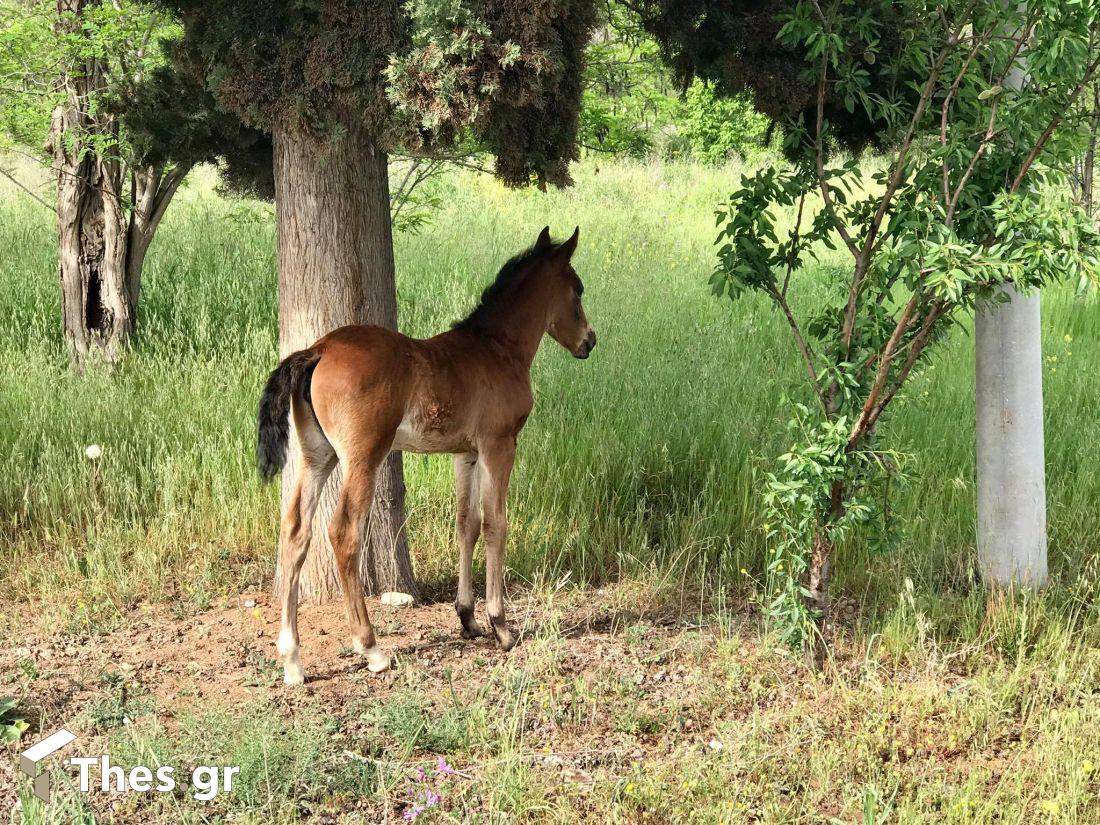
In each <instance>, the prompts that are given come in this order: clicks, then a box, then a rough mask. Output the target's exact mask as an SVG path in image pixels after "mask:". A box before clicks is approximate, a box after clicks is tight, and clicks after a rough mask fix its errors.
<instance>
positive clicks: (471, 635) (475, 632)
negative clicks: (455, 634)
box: [459, 619, 485, 639]
mask: <svg viewBox="0 0 1100 825" xmlns="http://www.w3.org/2000/svg"><path fill="white" fill-rule="evenodd" d="M459 634H460V635H461V636H462V638H463V639H477V638H480V637H481V636H484V635H485V631H484V630H483V629H482V628H481V625H479V624H478V623H477V619H469V620H468V621H464V622H463V623H462V630H460V631H459Z"/></svg>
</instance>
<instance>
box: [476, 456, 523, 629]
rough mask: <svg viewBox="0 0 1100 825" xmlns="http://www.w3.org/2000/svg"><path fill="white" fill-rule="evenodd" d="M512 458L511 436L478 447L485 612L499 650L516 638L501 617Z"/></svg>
mask: <svg viewBox="0 0 1100 825" xmlns="http://www.w3.org/2000/svg"><path fill="white" fill-rule="evenodd" d="M515 459H516V439H515V437H508V438H501V439H495V440H493V441H492V442H490V443H489V444H486V445H484V446H483V447H482V449H481V455H480V458H479V462H478V464H479V467H478V469H479V470H480V480H481V511H482V512H481V516H482V521H483V525H482V529H483V531H484V533H485V611H486V612H487V613H488V614H489V624H490V625H492V628H493V634H494V635H495V636H496V637H497V641H498V642H499V643H500V647H501V649H503V650H511V649H512V648H513V647H514V646H515V644H516V639H515V637H514V636H513V635H512V631H510V630H509V629H508V622H507V621H506V619H505V618H504V544H505V540H506V538H507V534H508V509H507V501H508V480H509V478H510V477H511V474H512V464H513V462H514V461H515Z"/></svg>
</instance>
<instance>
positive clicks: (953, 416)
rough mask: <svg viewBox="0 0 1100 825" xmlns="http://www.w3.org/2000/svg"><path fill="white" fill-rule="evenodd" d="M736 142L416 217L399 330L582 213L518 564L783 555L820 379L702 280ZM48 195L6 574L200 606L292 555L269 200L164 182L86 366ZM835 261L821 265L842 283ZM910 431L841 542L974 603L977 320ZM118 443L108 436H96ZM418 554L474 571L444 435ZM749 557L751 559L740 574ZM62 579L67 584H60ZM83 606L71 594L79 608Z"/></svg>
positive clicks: (31, 244) (1081, 338)
mask: <svg viewBox="0 0 1100 825" xmlns="http://www.w3.org/2000/svg"><path fill="white" fill-rule="evenodd" d="M736 174H737V170H736V169H733V168H723V169H710V168H702V167H695V166H689V165H661V164H633V163H629V164H628V163H614V164H606V163H605V164H601V165H599V166H597V165H595V164H593V163H587V164H584V165H582V166H581V167H580V168H579V169H578V170H577V184H576V186H575V187H573V188H571V189H568V190H564V191H554V192H549V193H539V192H536V191H521V192H516V191H510V190H506V189H504V188H503V187H501V186H500V185H499V184H497V183H496V182H494V181H492V180H490V179H487V178H479V177H473V176H470V175H459V176H456V177H454V178H452V179H450V180H448V181H447V182H445V183H444V184H442V186H443V187H444V189H445V191H443V192H441V193H440V194H441V196H442V202H443V203H444V204H445V206H444V207H443V209H442V210H441V211H440V212H439V213H438V214H437V215H436V217H435V219H434V221H433V222H432V224H431V225H430V226H429V227H428V228H427V229H426V230H424V231H423V232H422V233H421V234H419V235H415V236H402V237H399V238H398V240H397V265H398V293H399V305H400V318H401V327H402V329H403V330H404V331H405V332H407V333H409V334H412V335H421V336H423V335H429V334H432V333H434V332H437V331H439V330H440V329H442V328H444V327H445V326H446V325H447V324H448V323H449V322H451V321H452V320H454V319H455V318H457V317H459V316H461V315H462V314H463V312H464V311H466V310H467V309H468V308H469V306H470V305H471V304H472V303H473V302H474V300H475V298H476V295H477V293H478V291H479V290H480V289H481V288H482V287H483V286H484V284H485V283H486V282H487V281H488V280H490V279H491V278H492V277H493V275H494V274H495V273H496V271H497V269H498V268H499V266H500V265H501V263H502V262H503V261H504V260H505V259H506V258H508V257H509V256H510V255H512V254H513V253H515V252H516V251H518V250H519V249H520V248H522V247H524V246H527V245H529V244H530V243H532V242H533V241H534V239H535V237H536V235H537V233H538V231H539V229H541V227H542V226H544V225H546V224H550V225H551V227H552V229H553V231H554V232H555V234H557V235H565V234H567V233H568V232H569V231H571V230H572V228H573V227H574V226H575V225H579V226H580V227H581V243H580V249H579V251H578V254H577V257H576V259H575V264H576V267H577V270H578V272H579V273H580V275H581V277H582V278H583V279H584V281H585V286H586V291H585V304H586V310H587V312H588V315H589V317H590V319H591V320H592V322H593V324H594V326H595V327H596V329H597V331H598V333H599V340H600V346H599V348H598V349H597V350H596V352H595V354H594V356H593V357H592V358H591V359H589V360H588V361H586V362H583V363H581V362H576V361H574V360H573V359H572V358H570V357H569V356H568V354H567V353H565V352H564V351H562V350H560V349H559V348H558V347H557V346H556V345H555V344H554V343H553V342H551V341H549V340H548V341H547V343H546V344H545V345H544V348H543V351H542V352H541V353H540V355H539V357H538V359H537V361H536V365H535V369H534V375H533V381H534V385H535V393H536V407H535V411H534V413H533V415H532V416H531V419H530V421H529V423H528V425H527V427H526V429H525V431H524V433H523V435H522V436H521V441H520V449H519V456H518V461H517V469H516V473H515V475H514V481H513V486H512V491H511V496H510V517H511V522H512V526H513V529H512V532H511V535H510V547H509V551H508V564H509V568H510V571H511V572H510V576H511V577H512V580H513V581H519V582H531V583H541V582H549V581H555V582H556V581H559V580H562V579H563V578H568V580H569V581H572V582H584V583H598V582H603V581H608V580H614V579H618V578H623V577H642V578H664V579H667V580H670V581H688V582H691V583H699V584H703V585H706V584H708V583H709V584H713V583H715V582H721V583H723V584H724V585H725V587H726V589H727V590H729V589H731V588H732V589H734V590H736V589H737V588H738V587H739V586H741V585H744V587H745V588H746V590H747V588H748V585H749V582H750V580H751V578H752V577H753V576H754V575H756V574H758V573H759V571H760V570H762V568H763V556H764V553H765V552H766V548H765V547H764V546H763V543H762V538H761V536H762V531H761V530H760V514H759V498H758V489H759V487H760V486H761V481H760V476H761V473H762V472H763V471H765V470H766V468H767V466H768V463H769V461H771V460H772V459H773V458H774V456H775V455H777V454H778V453H780V452H782V451H783V450H784V449H785V448H786V446H787V443H788V439H789V436H788V434H787V432H786V429H785V424H786V421H787V419H788V417H789V414H788V411H787V408H786V406H785V401H784V398H787V397H793V398H802V397H803V394H804V388H803V384H802V377H801V374H800V372H799V365H798V361H797V359H796V355H795V353H794V350H793V348H792V346H791V342H790V340H789V338H788V334H787V331H786V329H785V328H784V327H783V326H782V324H781V321H780V319H778V318H777V317H776V316H775V315H774V314H773V312H772V311H771V309H770V308H769V307H768V306H767V305H765V304H764V303H763V302H761V301H760V300H758V299H756V298H754V297H746V298H744V299H742V300H741V301H739V302H737V303H732V304H731V303H730V302H728V301H725V300H723V301H721V302H720V301H717V300H715V299H713V298H712V297H710V295H709V294H708V291H707V276H708V274H709V271H710V269H711V266H712V260H713V246H712V242H713V234H714V232H713V207H714V205H715V204H716V203H717V202H718V201H719V200H720V199H721V198H722V197H723V196H724V195H725V194H726V193H727V191H728V190H729V189H730V188H731V187H732V186H733V184H734V183H735V176H736ZM51 218H52V215H50V213H49V212H47V211H46V210H44V209H42V208H41V207H40V206H38V205H36V204H33V203H31V202H29V201H27V200H25V199H20V198H18V197H17V196H15V195H10V196H8V197H7V198H6V200H5V201H4V202H3V203H2V204H0V250H2V253H0V318H4V319H5V322H6V323H5V335H4V336H2V337H0V468H2V470H3V471H2V472H0V518H2V521H0V542H2V544H3V546H4V551H3V553H2V554H0V577H2V579H3V581H4V583H5V584H4V589H5V590H8V591H9V592H11V593H12V594H14V596H15V597H16V598H18V599H20V600H42V601H45V602H51V603H55V604H58V605H61V606H63V609H61V613H62V614H63V615H67V616H70V617H72V618H75V619H77V620H80V621H84V622H95V621H98V620H100V619H101V618H103V617H105V616H110V615H111V614H112V613H114V612H115V611H116V609H117V608H121V607H124V606H125V605H126V604H128V603H130V602H132V601H134V600H136V599H140V598H154V599H167V598H170V599H183V600H185V601H186V602H187V603H190V604H193V605H194V606H196V607H203V606H205V605H206V604H208V603H210V602H211V600H213V599H215V598H217V597H218V596H219V595H222V594H224V593H226V592H230V591H234V590H235V589H237V588H240V587H243V586H249V585H252V586H266V585H267V583H268V581H269V578H270V575H271V572H272V569H273V566H274V551H273V548H274V543H275V537H276V531H277V518H278V502H277V489H276V487H277V485H273V486H272V487H269V488H265V487H262V486H261V485H260V484H259V481H258V479H257V476H256V474H255V472H254V469H253V439H254V410H255V404H256V399H257V397H258V394H259V390H260V387H261V384H262V382H263V380H264V379H265V377H266V375H267V372H268V371H269V370H270V369H271V368H272V367H273V366H274V364H275V362H276V329H277V300H276V294H275V282H276V281H275V268H276V261H275V244H274V231H273V218H272V212H271V209H270V207H268V206H266V205H263V204H258V203H252V202H234V201H227V200H225V199H222V198H221V197H219V196H217V195H216V194H215V193H214V192H213V190H212V187H211V182H210V180H209V179H208V178H204V177H201V176H200V177H199V178H198V179H196V180H194V181H192V183H191V186H190V187H189V188H188V189H187V190H185V191H184V192H183V193H182V194H181V196H180V197H179V199H178V202H177V203H176V204H174V205H173V206H172V208H171V209H170V211H169V214H168V217H167V219H166V222H165V225H164V227H163V229H162V230H161V232H160V234H159V236H158V238H157V240H156V242H155V244H154V247H153V249H152V252H151V255H150V258H149V263H148V266H147V272H146V279H145V286H144V290H143V294H142V304H141V330H140V333H139V335H138V338H137V341H136V345H135V351H134V352H133V354H132V355H131V356H130V357H129V358H128V359H127V360H126V362H125V363H124V364H123V366H122V367H121V368H120V369H118V370H117V371H115V372H114V373H109V372H107V371H105V370H103V369H92V370H90V371H89V372H88V373H87V374H85V375H82V376H79V375H75V374H73V373H72V372H71V371H70V370H69V369H68V366H67V362H66V358H65V354H64V350H63V347H62V344H61V340H60V334H59V328H58V327H59V321H58V315H59V311H58V296H57V287H56V283H55V281H56V277H55V237H54V230H53V226H52V221H51ZM842 263H843V262H842V260H841V259H839V258H837V259H836V260H835V261H834V260H830V259H826V260H825V261H823V262H822V264H821V265H820V266H819V267H818V268H817V269H816V270H815V273H814V274H813V275H812V276H811V277H810V278H808V279H807V281H806V282H805V283H803V284H799V285H798V286H797V287H796V289H797V292H796V293H795V295H794V299H795V301H796V303H797V304H799V305H801V306H807V305H809V303H810V302H813V301H814V300H815V295H818V294H820V293H819V290H822V289H828V288H830V287H829V280H830V274H831V271H832V270H833V269H834V266H839V265H841V264H842ZM1098 332H1100V306H1098V305H1097V304H1096V303H1093V302H1088V301H1085V302H1082V301H1078V300H1075V298H1074V295H1073V289H1072V285H1067V286H1066V287H1065V288H1061V287H1059V288H1055V289H1052V290H1050V291H1049V292H1048V293H1047V295H1046V296H1045V299H1044V335H1045V340H1044V345H1045V351H1046V353H1047V359H1048V363H1047V366H1046V374H1045V393H1046V399H1047V432H1046V437H1047V460H1048V479H1049V508H1050V527H1051V566H1052V571H1053V575H1054V580H1055V582H1056V585H1057V586H1059V587H1065V586H1069V585H1071V584H1072V582H1073V581H1074V580H1075V579H1076V577H1077V576H1078V573H1079V572H1080V571H1081V570H1083V569H1085V567H1086V564H1087V562H1088V560H1089V559H1091V558H1093V557H1095V556H1096V554H1097V551H1098V549H1100V538H1098V535H1100V508H1098V507H1097V505H1096V503H1097V502H1098V501H1100V473H1097V472H1096V467H1097V466H1098V465H1100V415H1098V414H1097V408H1096V398H1097V394H1098V392H1100V373H1098V371H1097V369H1096V367H1095V365H1096V364H1097V363H1100V336H1098V335H1097V333H1098ZM882 430H883V432H885V433H887V434H888V438H889V441H890V443H891V444H892V445H893V446H894V447H895V448H897V449H900V450H903V451H905V452H908V453H911V454H912V455H913V457H914V460H913V462H911V464H910V470H911V472H912V473H913V475H914V480H913V481H912V483H911V484H910V485H908V486H907V487H905V488H901V489H895V490H893V491H892V497H893V504H892V508H891V526H893V527H896V528H899V532H898V539H897V540H896V542H894V544H893V545H892V547H890V548H888V549H886V550H882V549H872V546H873V545H874V543H873V542H870V541H867V540H864V539H859V540H856V541H854V542H852V543H850V544H849V545H848V546H846V547H844V548H843V550H842V558H841V559H840V561H839V562H838V568H839V570H838V575H839V578H838V581H837V587H838V590H839V592H841V593H844V594H847V595H849V596H850V597H852V598H854V599H857V600H863V601H866V602H868V603H869V604H870V605H876V604H883V603H889V604H893V603H894V600H895V594H896V593H897V592H898V591H899V589H900V588H901V582H902V581H903V580H904V579H905V578H910V579H912V580H913V582H914V583H915V586H916V589H917V592H918V593H935V594H937V597H940V598H942V599H945V600H947V601H948V602H950V600H951V599H953V598H956V597H957V598H958V599H960V600H963V601H965V599H966V593H967V592H968V591H969V589H970V587H971V585H972V583H973V581H974V573H973V569H974V536H973V531H974V459H973V452H974V451H973V444H974V412H973V360H972V342H971V340H970V338H969V337H968V333H967V332H966V331H963V330H960V331H957V332H956V334H954V336H953V338H952V340H951V341H949V342H948V343H947V344H945V345H943V346H940V347H939V348H938V349H937V350H936V351H935V353H934V355H933V359H932V366H931V368H930V369H928V370H927V371H926V372H924V373H923V374H921V375H920V376H919V377H917V378H916V379H915V380H914V381H913V382H912V384H911V385H910V387H909V390H908V392H907V393H906V397H905V398H904V399H900V400H899V402H898V403H897V404H896V410H895V412H894V414H893V415H892V416H891V417H890V419H889V420H888V421H884V424H883V427H882ZM90 444H99V445H101V446H102V449H103V455H102V458H101V459H100V460H99V461H98V462H92V461H90V460H89V459H87V458H86V457H85V454H84V450H85V447H86V446H87V445H90ZM405 468H406V475H407V482H408V488H409V494H408V506H409V523H410V536H411V543H412V547H413V553H414V560H415V563H416V569H417V574H418V576H419V577H420V578H421V579H422V580H423V581H424V582H425V583H426V584H427V585H428V587H429V589H435V590H436V591H437V592H440V593H443V592H446V590H447V589H448V588H449V587H450V586H451V583H452V581H453V575H454V574H453V568H454V565H455V554H454V550H453V541H452V535H453V526H452V524H453V522H452V518H453V511H452V504H451V502H452V492H451V467H450V461H449V460H448V459H447V458H445V457H421V456H412V455H410V456H406V458H405ZM742 569H744V570H745V571H747V572H748V576H747V577H746V576H744V575H742V574H741V572H740V571H741V570H742ZM62 595H65V596H68V597H69V598H59V597H60V596H62ZM74 605H75V606H74Z"/></svg>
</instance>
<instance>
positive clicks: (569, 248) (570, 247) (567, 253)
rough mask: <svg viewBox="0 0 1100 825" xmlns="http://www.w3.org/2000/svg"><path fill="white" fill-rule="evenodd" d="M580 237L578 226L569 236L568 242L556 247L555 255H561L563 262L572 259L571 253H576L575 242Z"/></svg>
mask: <svg viewBox="0 0 1100 825" xmlns="http://www.w3.org/2000/svg"><path fill="white" fill-rule="evenodd" d="M580 236H581V228H580V227H579V226H578V227H577V228H576V229H574V230H573V234H572V235H570V236H569V240H567V241H566V242H565V243H563V244H562V245H561V246H559V247H558V249H557V252H555V253H554V254H555V255H561V256H562V257H564V258H565V260H567V261H568V260H569V259H570V258H572V257H573V253H574V252H576V251H577V240H578V239H579V238H580Z"/></svg>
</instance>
